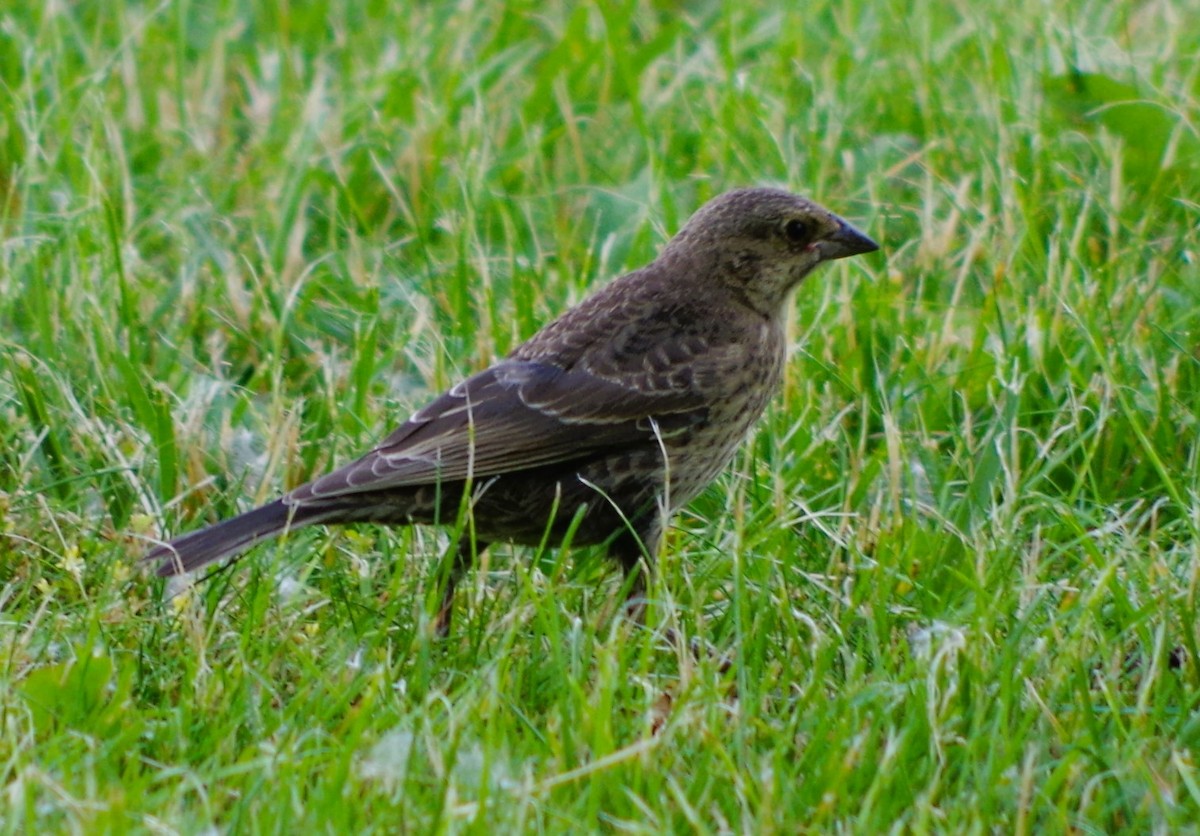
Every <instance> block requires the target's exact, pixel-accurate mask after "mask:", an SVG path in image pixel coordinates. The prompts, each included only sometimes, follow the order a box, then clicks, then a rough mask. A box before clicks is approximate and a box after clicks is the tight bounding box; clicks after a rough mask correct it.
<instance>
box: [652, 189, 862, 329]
mask: <svg viewBox="0 0 1200 836" xmlns="http://www.w3.org/2000/svg"><path fill="white" fill-rule="evenodd" d="M877 249H879V245H878V244H876V243H875V242H874V241H872V240H871V239H870V238H868V237H867V236H866V235H864V234H863V233H862V232H859V231H858V230H857V229H855V228H854V227H853V226H852V225H851V224H850V223H848V222H847V221H845V220H843V219H842V218H839V217H838V216H837V215H835V214H834V213H832V212H830V211H829V210H828V209H826V208H824V207H823V206H819V205H818V204H816V203H813V202H812V201H811V200H808V199H806V198H803V197H800V196H798V195H794V194H791V193H790V192H785V191H783V190H781V189H739V190H737V191H732V192H726V193H725V194H723V195H721V196H720V197H716V198H713V199H712V200H710V201H709V202H708V203H706V204H704V205H703V206H702V207H700V209H699V210H697V212H696V214H694V215H693V216H692V217H691V219H690V220H689V221H688V222H687V223H686V224H685V225H684V227H683V229H681V230H680V231H679V233H678V234H677V235H676V236H675V237H674V238H673V239H671V242H670V243H669V244H668V245H667V247H666V249H665V250H664V251H663V255H664V256H666V257H677V256H684V257H686V258H687V259H688V260H689V261H691V263H692V264H693V265H694V266H693V268H692V270H693V271H694V270H695V269H696V268H700V269H704V270H705V271H706V272H707V271H708V270H711V271H712V272H711V274H710V275H711V277H712V279H715V280H716V281H717V282H719V283H721V284H725V285H727V286H728V287H729V289H730V290H731V291H733V292H734V293H735V295H737V296H738V297H740V298H742V299H744V300H745V301H746V303H747V304H749V305H751V306H752V307H753V308H755V309H756V310H759V311H760V312H762V313H764V314H766V315H769V316H774V315H777V314H778V313H779V312H780V311H781V310H782V309H783V305H784V303H785V302H786V300H787V297H788V294H789V293H790V292H791V290H792V289H793V288H794V287H795V286H796V285H797V284H799V283H800V280H801V279H803V278H804V277H805V276H807V275H808V274H809V273H810V272H811V271H812V269H813V268H814V267H816V266H817V265H818V264H821V263H822V262H825V261H832V260H834V259H837V258H847V257H849V256H852V255H861V254H862V253H869V252H874V251H875V250H877ZM710 280H711V279H710Z"/></svg>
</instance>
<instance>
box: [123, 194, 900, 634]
mask: <svg viewBox="0 0 1200 836" xmlns="http://www.w3.org/2000/svg"><path fill="white" fill-rule="evenodd" d="M878 249H879V245H878V244H876V243H875V242H874V241H873V240H871V238H869V237H868V236H867V235H866V234H865V233H863V232H861V231H860V230H858V229H856V228H855V227H854V226H853V225H851V224H850V223H849V222H848V221H846V220H844V219H843V218H841V217H839V216H837V215H835V214H834V213H833V212H831V211H829V210H828V209H825V208H824V207H822V206H820V205H818V204H817V203H815V202H813V201H812V200H810V199H807V198H805V197H802V196H800V195H796V194H793V193H791V192H788V191H785V190H782V189H777V188H765V187H755V188H744V189H737V190H733V191H729V192H725V193H724V194H721V195H719V196H717V197H715V198H713V199H711V200H709V201H708V202H707V203H705V204H704V205H703V206H701V207H700V209H698V210H697V211H696V212H695V214H694V215H693V216H692V217H691V218H690V219H689V220H688V221H687V222H686V223H685V224H684V226H683V227H682V229H680V230H679V232H678V233H677V234H676V235H675V236H674V237H673V238H671V239H670V240H669V241H668V242H667V244H666V245H665V246H664V247H663V248H662V250H661V252H660V253H659V255H658V256H657V258H655V259H654V260H653V261H652V262H651V263H649V264H648V265H646V266H644V267H642V268H640V269H638V270H634V271H633V272H630V273H627V274H625V275H623V276H621V277H619V278H616V279H614V280H613V281H611V282H609V283H608V284H607V285H605V286H604V287H602V288H601V289H600V290H598V291H597V292H595V293H594V294H592V295H590V296H589V297H587V298H585V299H584V300H583V301H582V302H581V303H579V304H578V305H577V306H575V307H573V308H571V309H569V310H568V311H566V312H565V313H564V314H562V315H561V316H559V317H558V318H557V319H554V320H553V321H551V322H550V323H548V324H547V325H545V326H544V327H542V328H541V330H539V331H537V332H536V333H535V334H534V335H533V336H532V337H530V338H529V339H528V340H526V341H525V342H523V343H521V344H520V345H518V346H517V347H516V348H515V349H514V350H513V351H512V352H511V353H509V354H508V355H507V356H506V357H504V358H503V359H500V360H498V361H496V362H495V363H493V364H492V365H491V366H489V367H487V368H486V369H484V370H483V371H480V372H478V373H477V374H474V375H472V376H470V377H468V378H466V379H465V380H463V381H461V382H459V383H458V384H456V385H455V386H453V387H451V388H450V389H449V390H447V391H446V392H444V393H443V394H442V395H440V396H439V397H437V398H436V399H434V400H433V401H432V402H431V403H429V404H428V405H426V406H425V407H423V408H421V409H419V410H418V411H416V412H415V413H414V414H413V415H412V417H411V418H409V419H408V420H407V421H405V422H404V423H403V424H402V425H401V426H399V427H398V428H397V429H395V430H394V431H393V432H391V434H389V435H387V436H386V437H385V438H384V439H383V440H382V441H381V442H380V443H379V444H378V445H377V446H376V447H375V448H374V449H372V450H370V451H369V452H367V453H366V454H365V455H363V456H362V457H360V458H358V459H356V460H354V461H351V462H349V463H348V464H345V465H343V466H342V467H340V468H337V469H335V470H333V471H332V472H330V473H328V474H326V475H323V476H320V477H318V478H316V479H314V480H312V481H310V482H308V483H307V484H303V485H301V486H299V487H297V488H294V489H293V490H291V491H290V492H288V493H286V494H285V495H283V496H282V497H280V498H279V499H276V500H274V501H273V502H270V503H268V504H266V505H263V506H262V507H259V508H256V509H254V510H251V511H247V512H245V513H243V514H241V515H239V516H235V517H233V518H231V519H227V520H225V521H223V522H218V523H216V524H215V525H212V526H211V527H208V528H204V529H201V530H198V531H194V532H191V533H188V534H183V535H182V536H179V537H176V538H175V539H173V540H170V541H169V542H159V543H158V544H157V545H155V546H154V547H153V548H152V549H151V550H150V551H149V552H148V553H147V554H146V555H145V559H146V560H148V561H157V562H158V570H157V572H158V574H159V575H162V576H171V575H176V574H180V573H186V572H192V571H193V570H196V569H198V568H200V567H202V566H204V565H206V564H209V563H212V562H214V561H218V560H222V559H225V558H236V557H238V556H240V555H242V554H243V553H244V552H245V551H247V550H248V549H250V548H251V547H252V546H254V545H255V544H257V543H260V542H262V541H263V540H266V539H268V538H271V537H275V536H277V535H280V534H282V533H284V532H285V531H292V530H295V529H298V528H301V527H304V526H311V525H318V524H322V525H333V524H351V523H376V524H383V525H400V526H404V525H413V524H432V525H443V526H453V527H455V528H456V529H457V530H458V532H459V534H458V541H457V544H456V545H455V546H454V547H453V549H452V551H450V552H449V556H448V558H447V559H448V560H449V561H450V564H449V566H448V568H447V569H446V571H444V573H443V574H442V581H441V582H442V583H443V584H444V586H443V588H442V590H441V598H440V605H439V609H438V610H437V612H436V615H435V618H434V625H435V630H436V632H437V633H438V634H439V635H445V634H446V633H447V632H448V631H449V628H450V622H451V618H452V608H453V600H454V593H455V588H456V585H457V584H458V582H459V581H460V579H461V577H462V576H463V574H464V573H465V572H466V571H467V570H468V569H469V568H470V566H471V565H472V564H473V561H474V560H476V559H477V558H478V556H479V555H480V554H482V553H483V551H484V550H485V549H487V548H488V546H489V545H491V544H492V543H494V542H502V541H507V542H510V543H513V544H517V545H527V546H528V545H534V546H536V545H540V544H543V543H550V544H554V545H558V544H562V543H563V541H564V540H569V544H570V545H571V546H572V547H573V546H602V547H603V548H604V549H605V550H606V552H607V555H608V556H609V557H611V558H612V559H614V560H615V561H616V563H618V564H619V566H620V567H621V569H622V570H623V571H624V573H625V576H626V581H627V585H626V589H627V590H628V593H627V599H626V600H627V602H629V603H628V606H629V607H630V611H631V612H636V611H637V607H638V606H639V604H638V602H643V603H642V604H641V606H643V607H644V598H643V597H641V596H643V595H644V591H645V589H646V584H647V575H648V574H649V573H651V572H652V571H653V565H654V559H655V555H656V551H657V549H658V546H659V543H660V540H661V537H662V533H663V529H664V526H665V525H666V524H667V522H668V521H669V519H670V518H671V515H672V514H673V513H675V512H676V511H678V510H679V509H680V508H682V507H683V506H685V505H686V504H687V503H688V502H690V501H691V500H692V499H693V498H695V497H696V496H697V495H698V494H699V493H700V492H701V491H702V490H703V489H704V488H705V487H706V486H707V485H708V484H709V483H710V482H712V481H713V480H714V479H715V478H716V477H717V475H718V474H719V473H720V472H721V471H722V470H723V469H724V467H725V466H726V465H727V464H728V463H729V461H730V460H731V459H732V458H733V455H734V452H735V451H736V449H737V447H738V446H739V444H740V443H741V442H742V440H743V439H744V438H745V437H746V435H747V434H748V433H749V430H750V428H751V427H752V426H753V425H754V423H755V422H756V421H757V419H758V418H759V417H760V416H761V414H762V413H763V411H764V409H765V408H766V405H767V403H768V401H769V400H770V398H771V396H772V395H773V394H774V393H775V392H776V391H777V390H778V389H779V388H780V386H781V384H782V380H783V373H784V361H785V354H786V348H787V345H786V342H787V340H786V335H785V325H784V323H785V315H786V310H787V305H788V300H789V298H790V296H791V293H792V291H793V290H794V289H795V287H796V286H797V285H798V284H800V282H801V280H802V279H804V277H805V276H807V275H808V274H809V273H810V272H811V271H812V270H813V269H814V268H816V267H817V266H818V265H820V264H823V263H824V262H828V261H832V260H835V259H841V258H847V257H850V256H855V255H862V254H865V253H870V252H873V251H875V250H878ZM464 520H465V522H464Z"/></svg>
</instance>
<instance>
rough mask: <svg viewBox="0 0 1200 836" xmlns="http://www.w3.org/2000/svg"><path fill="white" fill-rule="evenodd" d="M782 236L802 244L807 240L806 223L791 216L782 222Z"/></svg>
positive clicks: (794, 242)
mask: <svg viewBox="0 0 1200 836" xmlns="http://www.w3.org/2000/svg"><path fill="white" fill-rule="evenodd" d="M783 236H784V237H785V238H787V239H788V241H790V242H792V243H793V244H803V243H805V242H806V241H808V224H806V223H805V222H804V221H802V220H800V219H799V218H792V219H791V220H789V221H787V222H785V223H784V225H783Z"/></svg>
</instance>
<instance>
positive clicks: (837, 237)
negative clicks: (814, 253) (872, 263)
mask: <svg viewBox="0 0 1200 836" xmlns="http://www.w3.org/2000/svg"><path fill="white" fill-rule="evenodd" d="M816 244H817V249H818V250H819V251H820V253H821V260H822V261H832V260H833V259H835V258H849V257H850V256H852V255H862V254H863V253H873V252H875V251H876V250H877V249H879V245H878V244H876V243H875V242H874V241H872V240H871V239H870V238H868V237H867V236H866V235H864V234H863V233H861V232H859V231H858V230H857V229H855V228H854V227H853V226H851V225H850V224H848V223H846V222H845V221H843V220H842V219H841V218H838V228H837V231H836V232H834V233H833V234H832V235H829V236H826V237H825V238H822V239H821V240H820V241H817V242H816Z"/></svg>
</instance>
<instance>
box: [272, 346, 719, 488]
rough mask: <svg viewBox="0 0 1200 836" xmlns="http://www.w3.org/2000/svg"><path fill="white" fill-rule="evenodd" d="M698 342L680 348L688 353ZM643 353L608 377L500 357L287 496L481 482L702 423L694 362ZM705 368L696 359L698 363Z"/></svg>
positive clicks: (702, 407)
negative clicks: (688, 366)
mask: <svg viewBox="0 0 1200 836" xmlns="http://www.w3.org/2000/svg"><path fill="white" fill-rule="evenodd" d="M694 349H695V346H692V347H690V348H689V349H687V350H682V349H681V351H682V353H683V354H684V355H688V356H692V357H693V359H694V354H695V351H694ZM679 356H680V351H660V352H655V353H654V355H653V356H647V357H646V358H645V363H644V368H643V369H642V370H641V371H642V373H641V374H639V375H635V376H624V375H623V376H619V377H617V376H611V377H610V376H606V375H602V374H597V373H595V372H594V371H592V370H590V369H588V368H586V367H585V366H583V365H579V366H575V367H574V368H571V369H563V368H561V367H559V366H557V365H553V364H550V363H544V362H537V361H527V360H515V359H509V360H504V361H501V362H499V363H497V364H496V365H494V366H492V367H490V368H488V369H486V370H484V371H482V372H480V373H479V374H476V375H474V376H473V377H471V378H468V379H467V380H465V381H463V382H462V383H460V384H458V385H457V386H455V387H454V388H452V389H450V390H449V391H448V392H446V393H445V394H444V395H442V396H441V397H439V398H438V399H437V400H435V401H434V402H433V403H431V404H429V405H428V406H426V407H425V408H424V409H422V410H420V411H419V412H417V413H416V414H414V415H413V417H412V418H411V419H409V421H408V422H406V423H405V424H404V425H403V426H401V427H399V428H398V429H397V430H396V431H395V432H393V433H392V434H391V435H389V436H388V437H387V438H386V439H384V441H383V443H381V444H380V445H379V446H378V447H377V448H375V449H374V450H372V451H371V452H370V453H368V454H367V455H365V456H363V457H362V458H360V459H358V460H357V461H355V462H351V463H350V464H348V465H346V466H344V467H342V468H340V469H338V470H336V471H334V472H333V473H330V474H328V475H327V476H323V477H321V478H319V479H316V480H315V481H313V482H310V483H308V484H307V485H304V486H302V487H300V488H297V489H296V490H295V491H293V492H292V493H291V494H290V495H289V496H288V501H289V502H292V503H303V502H306V501H311V500H319V499H325V498H328V497H333V496H343V495H346V494H353V493H361V492H365V491H377V490H387V489H390V488H402V487H412V486H417V485H427V484H433V483H436V482H438V481H456V480H462V479H468V478H471V479H479V478H487V477H489V476H495V475H498V474H502V473H507V472H511V471H515V470H525V469H528V468H533V467H539V466H543V465H551V464H557V463H561V462H567V461H573V460H578V459H581V458H586V457H588V456H590V455H593V454H595V453H596V452H597V451H600V450H605V449H612V448H614V447H621V446H626V445H633V444H639V443H642V444H644V443H656V442H654V439H655V434H656V433H658V434H660V435H662V436H665V437H669V436H670V435H672V434H674V433H677V432H680V431H684V430H686V429H687V428H688V427H690V426H692V425H694V424H696V423H697V422H700V421H703V420H704V418H705V417H706V415H707V412H708V409H707V403H708V400H707V398H705V397H704V396H703V387H697V386H696V385H695V383H696V382H697V379H696V374H697V373H698V372H697V371H696V369H698V368H700V366H699V365H696V364H693V370H692V371H686V372H683V371H680V370H679V369H678V367H677V366H676V365H674V364H673V363H671V362H670V361H672V360H675V359H678V357H679ZM701 365H703V364H701Z"/></svg>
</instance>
